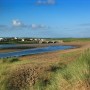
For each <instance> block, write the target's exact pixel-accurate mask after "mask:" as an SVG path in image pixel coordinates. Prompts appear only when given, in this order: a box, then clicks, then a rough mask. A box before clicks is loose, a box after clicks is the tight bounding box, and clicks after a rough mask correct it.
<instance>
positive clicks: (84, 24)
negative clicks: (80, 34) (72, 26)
mask: <svg viewBox="0 0 90 90" xmlns="http://www.w3.org/2000/svg"><path fill="white" fill-rule="evenodd" d="M79 26H90V23H83V24H79Z"/></svg>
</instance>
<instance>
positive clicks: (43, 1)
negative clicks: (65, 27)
mask: <svg viewBox="0 0 90 90" xmlns="http://www.w3.org/2000/svg"><path fill="white" fill-rule="evenodd" d="M36 3H37V4H38V5H54V4H55V3H56V0H37V2H36Z"/></svg>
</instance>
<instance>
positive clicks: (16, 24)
mask: <svg viewBox="0 0 90 90" xmlns="http://www.w3.org/2000/svg"><path fill="white" fill-rule="evenodd" d="M12 25H13V26H14V27H24V26H25V25H24V24H23V23H22V22H21V21H20V20H18V19H16V20H12Z"/></svg>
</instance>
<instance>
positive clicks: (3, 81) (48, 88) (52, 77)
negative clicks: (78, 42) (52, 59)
mask: <svg viewBox="0 0 90 90" xmlns="http://www.w3.org/2000/svg"><path fill="white" fill-rule="evenodd" d="M73 54H76V52H75V53H73ZM73 54H72V53H67V54H64V55H63V57H64V58H63V59H65V60H66V59H67V58H68V57H72V56H73ZM76 55H77V54H76ZM17 61H18V62H17ZM30 62H31V61H29V60H28V61H19V59H17V58H11V59H7V61H5V60H1V61H0V90H9V89H7V88H6V86H8V83H7V82H8V81H7V80H8V78H10V73H9V72H10V70H13V68H14V69H16V68H17V66H18V67H19V66H20V65H22V67H23V66H24V67H25V68H24V67H23V71H22V68H21V69H20V68H18V71H17V70H16V72H18V73H16V72H14V73H15V75H16V76H17V75H18V74H21V76H22V77H23V74H24V76H25V75H27V74H25V73H29V72H30V71H31V69H30V68H29V67H30V66H29V64H28V63H30ZM23 64H24V65H23ZM27 64H28V66H27ZM27 68H28V69H27ZM28 70H29V71H28ZM40 70H41V69H40ZM40 70H39V71H40ZM26 71H27V72H26ZM32 71H34V72H35V70H33V69H32ZM36 71H37V69H36ZM20 72H21V73H20ZM22 73H23V74H22ZM30 73H31V72H30ZM35 73H36V72H35ZM11 75H12V74H11ZM13 75H14V74H13ZM31 75H32V76H33V74H31ZM21 76H20V75H19V77H20V78H21ZM19 77H15V78H17V79H19ZM35 77H36V76H35ZM24 79H25V78H24ZM24 79H23V80H24ZM26 79H27V77H26ZM9 80H10V79H9ZM30 80H31V79H30ZM16 81H17V80H16ZM19 81H20V80H19ZM12 84H13V83H12ZM26 86H27V85H26ZM26 88H28V89H21V90H90V49H88V50H86V51H84V52H82V54H81V55H80V57H79V58H76V60H74V61H73V62H71V63H68V64H66V63H61V62H59V63H56V64H52V65H50V67H49V68H48V69H47V70H45V71H44V72H43V73H42V74H40V75H39V77H38V80H37V82H36V83H35V84H34V85H33V86H28V87H26ZM10 90H11V89H10ZM12 90H15V88H14V89H13V87H12Z"/></svg>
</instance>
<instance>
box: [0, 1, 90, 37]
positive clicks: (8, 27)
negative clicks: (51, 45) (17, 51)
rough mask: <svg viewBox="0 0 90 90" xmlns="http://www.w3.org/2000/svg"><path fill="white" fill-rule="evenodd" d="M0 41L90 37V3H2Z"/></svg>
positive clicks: (0, 7)
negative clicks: (6, 39)
mask: <svg viewBox="0 0 90 90" xmlns="http://www.w3.org/2000/svg"><path fill="white" fill-rule="evenodd" d="M0 37H47V38H48V37H57V38H60V37H90V0H0Z"/></svg>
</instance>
